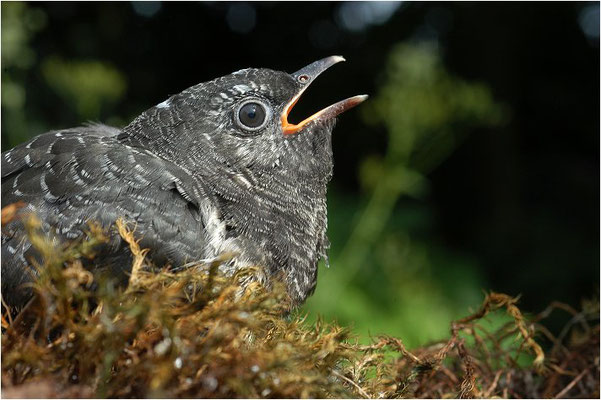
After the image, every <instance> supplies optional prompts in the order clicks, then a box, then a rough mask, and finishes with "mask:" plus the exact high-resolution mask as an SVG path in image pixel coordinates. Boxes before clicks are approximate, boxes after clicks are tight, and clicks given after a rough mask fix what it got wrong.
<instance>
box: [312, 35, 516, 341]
mask: <svg viewBox="0 0 601 400" xmlns="http://www.w3.org/2000/svg"><path fill="white" fill-rule="evenodd" d="M361 111H362V115H363V117H364V119H365V120H366V121H367V122H368V123H369V124H371V125H381V126H384V127H385V129H386V132H387V137H388V146H387V150H386V153H385V154H384V155H383V156H382V155H368V156H367V157H366V158H365V160H364V161H363V162H362V164H361V168H360V182H361V184H362V187H363V192H364V200H363V201H362V202H361V203H356V202H353V200H352V199H337V198H336V197H335V196H336V195H335V194H334V195H333V196H331V198H330V205H329V210H330V213H329V214H330V218H331V228H330V234H331V237H332V242H333V245H332V253H335V255H333V257H332V263H331V264H332V269H331V270H324V269H321V271H320V274H321V275H320V282H319V285H318V288H317V292H316V294H315V296H314V298H313V299H310V300H309V304H308V305H307V307H306V308H305V309H307V310H312V311H315V312H323V313H324V314H325V315H326V316H328V317H329V318H337V319H338V320H341V321H343V322H345V323H354V325H355V326H356V328H357V329H358V330H359V331H360V332H361V333H367V332H371V333H380V332H388V333H394V334H398V335H401V336H402V337H403V338H404V339H405V340H406V341H407V342H408V343H409V344H410V345H419V344H423V343H425V342H426V341H429V340H432V339H436V338H440V337H442V335H444V334H445V332H446V326H447V324H448V322H449V321H451V320H452V319H453V318H456V317H457V316H458V315H460V314H461V313H462V312H464V311H465V307H466V305H467V304H469V303H470V302H473V300H474V299H475V298H477V296H478V295H479V293H480V290H481V288H483V287H484V282H482V280H481V278H480V276H479V274H478V271H477V268H478V266H477V263H476V262H474V261H473V260H470V259H469V258H467V257H465V256H461V255H457V254H453V253H451V252H449V251H448V250H446V249H445V248H444V247H443V246H441V245H438V244H437V243H436V241H435V240H432V239H431V238H425V239H424V238H420V237H419V236H418V234H416V233H414V232H428V231H430V230H432V227H433V221H432V215H431V211H429V210H428V209H427V208H426V207H424V206H420V205H415V204H416V203H415V202H414V203H406V204H403V207H398V204H399V201H400V200H401V201H402V200H403V199H407V198H413V199H416V200H418V201H424V199H425V197H426V196H427V194H428V188H429V186H428V179H427V174H428V173H429V172H431V171H432V170H433V169H434V168H436V167H437V166H438V165H439V164H440V163H442V162H443V161H444V160H445V158H447V157H448V156H449V155H450V154H451V152H452V151H453V150H454V149H455V148H456V147H457V145H458V144H459V143H460V142H461V140H462V139H463V138H464V137H465V136H466V135H467V134H468V133H469V132H470V129H473V128H474V127H478V126H492V125H496V124H500V123H502V122H503V121H504V119H505V115H506V111H505V110H504V109H503V107H502V106H500V105H499V104H497V103H496V102H495V101H494V100H493V98H492V96H491V94H490V91H489V90H488V88H487V87H486V86H484V85H482V84H476V83H468V82H465V81H463V80H461V79H459V78H457V77H454V76H452V75H450V74H449V73H448V72H447V71H446V69H445V68H444V66H443V64H442V60H441V58H440V54H439V51H438V48H437V47H436V46H434V45H432V44H429V43H421V44H400V45H398V46H397V47H395V48H393V49H392V51H391V53H390V56H389V61H388V64H387V68H386V73H385V77H384V81H383V83H382V85H381V87H380V89H379V91H378V93H377V94H376V95H375V96H374V97H373V98H371V99H370V100H369V101H368V102H366V103H365V104H364V105H363V106H362V107H361ZM349 202H351V204H352V208H354V209H355V210H358V211H355V212H354V217H353V216H352V214H353V210H352V209H349V207H346V206H345V205H344V204H343V203H349ZM339 219H344V220H345V221H344V222H343V223H344V224H345V227H344V228H343V227H341V226H340V224H341V223H342V221H339ZM348 221H353V222H352V223H350V224H349V223H348ZM345 232H350V234H348V236H347V235H346V234H345ZM421 236H423V234H421ZM342 243H344V244H342Z"/></svg>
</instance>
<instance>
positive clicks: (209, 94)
mask: <svg viewBox="0 0 601 400" xmlns="http://www.w3.org/2000/svg"><path fill="white" fill-rule="evenodd" d="M341 61H344V59H343V58H342V57H339V56H331V57H328V58H324V59H322V60H319V61H316V62H314V63H312V64H310V65H308V66H306V67H304V68H302V69H300V70H299V71H297V72H295V73H292V74H289V73H286V72H280V71H273V70H270V69H254V68H249V69H243V70H240V71H237V72H234V73H232V74H230V75H226V76H223V77H221V78H217V79H214V80H212V81H209V82H205V83H201V84H198V85H195V86H193V87H191V88H188V89H186V90H184V91H183V92H181V93H179V94H176V95H174V96H172V97H170V98H169V99H167V100H166V101H164V102H163V103H161V104H159V105H157V106H155V107H153V108H151V109H149V110H147V111H146V112H145V113H144V114H142V115H141V116H140V117H139V118H137V119H136V120H135V121H134V122H132V124H130V126H129V127H127V128H126V131H129V132H130V134H132V135H133V136H137V137H138V139H139V140H138V142H142V139H146V140H147V141H148V142H155V141H157V142H156V143H159V146H153V147H154V148H155V150H156V151H160V152H164V153H165V154H163V155H167V156H168V155H169V153H170V152H171V153H177V154H180V156H181V155H185V156H186V158H188V159H189V160H192V161H194V163H195V164H197V163H198V162H201V163H203V164H205V163H211V164H212V165H213V166H214V167H217V168H219V167H223V168H226V169H229V170H233V171H238V170H242V169H249V170H255V171H260V172H266V171H269V170H284V171H294V172H297V173H301V174H303V173H307V174H319V175H329V174H330V173H331V165H332V155H331V138H330V133H331V131H332V128H333V126H334V122H335V118H336V117H337V116H338V115H339V114H340V113H342V112H344V111H346V110H348V109H350V108H352V107H354V106H356V105H357V104H359V103H361V102H362V101H364V100H365V99H366V98H367V96H355V97H351V98H348V99H346V100H342V101H340V102H338V103H336V104H333V105H331V106H329V107H326V108H325V109H323V110H321V111H319V112H317V113H315V114H314V115H312V116H310V117H308V118H306V119H304V120H303V121H301V122H299V123H297V124H294V123H292V122H291V121H289V114H290V112H291V110H292V108H293V107H294V105H295V104H296V102H297V101H298V100H299V99H300V97H301V95H302V94H303V93H304V92H305V90H306V89H307V88H308V87H309V85H311V84H312V83H313V81H314V80H315V79H316V78H317V77H318V76H319V75H320V74H321V73H322V72H324V71H325V70H326V69H328V68H329V67H331V66H332V65H334V64H336V63H338V62H341ZM153 130H154V131H155V132H152V131H153ZM165 140H167V142H165ZM149 144H150V143H149ZM169 147H171V148H169ZM205 165H206V164H205ZM328 177H329V176H328Z"/></svg>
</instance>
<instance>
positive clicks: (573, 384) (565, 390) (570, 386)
mask: <svg viewBox="0 0 601 400" xmlns="http://www.w3.org/2000/svg"><path fill="white" fill-rule="evenodd" d="M587 372H588V368H587V369H585V370H584V371H582V372H581V373H580V374H579V375H578V376H577V377H576V378H574V379H573V380H572V382H570V383H569V384H568V386H566V387H565V388H563V390H562V391H561V392H559V393H557V394H556V395H555V397H554V399H560V398H562V397H563V396H565V395H566V394H568V392H569V391H570V390H571V389H572V388H573V387H574V386H575V385H576V384H577V383H578V382H579V381H580V380H581V379H582V377H583V376H584V375H585V374H586V373H587Z"/></svg>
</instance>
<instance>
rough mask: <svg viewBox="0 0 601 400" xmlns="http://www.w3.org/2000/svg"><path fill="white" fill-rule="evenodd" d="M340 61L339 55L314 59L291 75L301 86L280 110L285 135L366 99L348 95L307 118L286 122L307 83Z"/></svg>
mask: <svg viewBox="0 0 601 400" xmlns="http://www.w3.org/2000/svg"><path fill="white" fill-rule="evenodd" d="M341 61H345V59H344V58H342V57H340V56H331V57H327V58H324V59H322V60H319V61H315V62H314V63H313V64H309V65H307V66H306V67H305V68H302V69H300V70H298V71H296V72H295V73H294V74H292V76H293V77H294V78H295V79H296V80H297V82H299V83H300V84H301V85H302V86H301V89H300V90H299V92H298V93H297V94H296V95H295V96H294V97H293V98H292V100H290V102H289V103H288V104H287V105H286V107H284V111H283V112H282V117H281V122H282V131H283V132H284V134H285V135H292V134H294V133H297V132H299V131H300V130H302V129H303V127H304V126H305V125H307V124H308V123H310V122H312V121H317V120H325V119H330V118H334V117H336V116H337V115H339V114H342V113H343V112H345V111H346V110H349V109H351V108H353V107H355V106H356V105H358V104H360V103H362V102H363V101H365V100H366V99H367V97H368V96H367V95H361V96H354V97H350V98H348V99H346V100H342V101H339V102H338V103H335V104H332V105H331V106H329V107H326V108H324V109H323V110H321V111H319V112H317V113H315V114H313V115H311V116H310V117H309V118H307V119H305V120H303V121H302V122H299V123H298V124H291V123H289V122H288V115H289V114H290V111H292V108H293V107H294V105H295V104H296V102H297V101H298V99H300V97H301V95H302V94H303V92H304V91H305V90H307V88H308V87H309V85H311V83H312V82H313V81H314V80H315V78H317V77H318V76H319V75H320V74H321V73H322V72H324V71H325V70H326V69H328V68H330V67H331V66H332V65H334V64H337V63H339V62H341Z"/></svg>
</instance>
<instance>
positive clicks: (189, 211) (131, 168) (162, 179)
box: [2, 125, 204, 307]
mask: <svg viewBox="0 0 601 400" xmlns="http://www.w3.org/2000/svg"><path fill="white" fill-rule="evenodd" d="M118 133H119V130H118V129H115V128H110V127H106V126H103V125H91V126H87V127H83V128H74V129H69V130H63V131H52V132H48V133H45V134H42V135H39V136H37V137H35V138H34V139H32V140H30V141H29V142H27V143H24V144H22V145H20V146H17V147H15V148H13V149H12V150H9V151H7V152H5V153H2V207H5V206H7V205H10V204H13V203H16V202H23V203H24V204H26V206H25V207H24V208H23V209H21V211H20V214H24V213H27V212H33V213H35V214H36V215H37V216H38V217H39V219H40V220H41V221H42V223H43V225H42V229H43V230H44V231H45V232H47V233H50V232H52V234H53V235H56V237H57V238H58V239H59V240H68V239H75V238H78V237H80V236H82V235H83V234H84V232H85V231H86V230H87V224H88V221H94V222H98V223H100V224H101V226H103V227H104V228H111V227H112V226H113V224H114V223H115V221H116V220H117V219H118V218H124V219H125V220H126V221H128V220H129V221H135V224H136V228H135V229H136V236H137V237H139V238H141V243H140V244H141V246H142V247H144V248H151V249H152V253H151V257H152V259H153V261H155V262H156V263H157V264H161V265H162V264H164V263H170V264H172V265H178V264H180V263H184V262H187V261H192V260H194V259H197V258H200V256H201V252H202V248H203V241H204V232H203V224H202V217H201V213H200V202H201V201H202V199H203V197H204V195H203V193H201V192H200V187H201V185H199V184H198V182H195V181H193V178H192V177H191V174H189V173H187V172H186V171H184V170H182V169H181V168H180V167H178V166H176V165H174V164H172V163H170V162H168V161H165V160H163V159H161V158H159V157H157V156H155V155H153V154H152V153H149V152H147V151H145V150H142V149H137V148H134V147H131V146H128V145H125V144H123V143H121V142H119V141H118V140H117V134H118ZM110 232H111V236H110V242H109V243H108V245H106V246H105V248H104V249H103V251H102V255H101V257H99V258H98V259H97V260H95V263H96V264H97V265H102V264H103V263H104V264H108V263H109V262H110V263H111V264H113V265H111V268H113V269H115V268H116V269H119V268H123V269H125V270H126V269H127V267H128V265H130V264H129V263H128V260H127V257H129V256H127V254H128V253H127V252H126V251H123V247H124V243H123V241H122V240H121V239H120V237H119V236H118V235H117V234H116V232H114V229H113V230H111V231H110ZM31 257H36V251H35V249H34V248H32V245H31V243H30V242H29V241H28V239H27V237H26V234H25V230H24V227H23V224H22V221H20V220H19V219H15V220H14V221H12V222H10V223H8V224H7V225H6V226H4V227H3V228H2V294H3V298H4V299H5V300H7V301H8V302H9V304H10V305H12V306H17V307H19V306H21V305H22V303H23V302H24V301H26V300H27V298H28V297H29V296H30V295H29V293H28V292H27V291H24V290H23V289H22V288H21V286H22V285H23V283H26V282H28V281H30V280H31V274H30V272H29V268H28V267H27V264H28V263H29V261H30V259H31ZM116 264H117V265H116ZM121 275H124V274H121ZM11 303H12V304H11Z"/></svg>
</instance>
